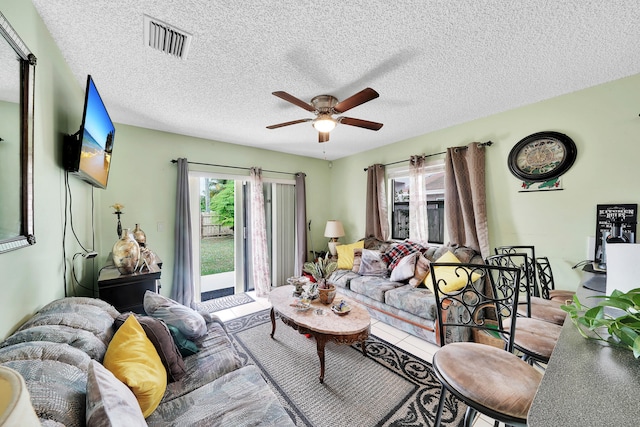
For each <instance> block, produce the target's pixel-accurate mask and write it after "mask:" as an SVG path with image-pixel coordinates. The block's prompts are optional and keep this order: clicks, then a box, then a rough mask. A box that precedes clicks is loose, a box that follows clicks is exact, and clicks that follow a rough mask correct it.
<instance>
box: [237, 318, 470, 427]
mask: <svg viewBox="0 0 640 427" xmlns="http://www.w3.org/2000/svg"><path fill="white" fill-rule="evenodd" d="M225 325H226V327H227V330H228V332H229V334H230V336H231V338H232V340H233V342H234V345H235V346H236V348H237V350H238V352H239V353H240V355H241V357H242V358H243V359H244V361H245V362H247V363H251V364H255V365H256V366H258V367H259V368H260V369H261V370H262V372H263V375H264V377H265V379H266V380H267V382H268V383H269V385H270V386H271V388H272V389H273V391H274V392H275V394H276V395H277V396H278V399H279V400H280V402H281V403H282V405H283V406H284V407H285V409H286V410H287V412H288V413H289V415H290V416H291V418H292V419H293V420H294V422H295V424H296V425H297V426H314V427H323V426H332V427H333V426H347V425H349V426H367V427H369V426H396V427H402V426H406V427H409V426H411V427H418V426H425V427H426V426H432V425H433V422H434V418H435V411H436V408H437V405H438V399H439V396H440V383H439V382H438V380H437V379H436V378H435V376H434V375H433V372H432V367H431V364H429V363H428V362H425V361H424V360H421V359H419V358H416V357H415V356H413V355H411V354H409V353H407V352H405V351H404V350H402V349H400V348H398V347H396V346H394V345H392V344H390V343H388V342H386V341H384V340H382V339H380V338H377V337H375V336H370V337H369V339H368V340H367V342H366V349H367V357H365V356H364V355H363V354H362V351H361V349H360V344H354V345H353V346H347V345H337V344H335V343H327V346H326V348H325V378H324V384H320V381H319V380H318V376H319V374H320V362H319V360H318V355H317V353H316V343H315V340H314V339H313V338H307V337H305V336H304V335H301V334H299V333H298V332H297V331H295V330H293V329H292V328H290V327H289V326H286V325H285V324H284V323H282V321H280V320H279V319H278V320H277V321H276V332H275V335H274V337H275V339H271V337H270V334H271V320H270V317H269V310H264V311H260V312H258V313H254V314H252V315H249V316H244V317H240V318H237V319H234V320H230V321H228V322H226V323H225ZM465 410H466V406H465V405H464V404H462V403H460V402H459V401H458V400H457V399H455V398H454V397H452V396H451V395H450V394H448V393H447V398H446V401H445V409H444V413H443V420H442V421H443V423H442V425H443V426H460V425H462V419H463V418H464V412H465Z"/></svg>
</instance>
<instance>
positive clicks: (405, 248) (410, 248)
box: [382, 240, 427, 270]
mask: <svg viewBox="0 0 640 427" xmlns="http://www.w3.org/2000/svg"><path fill="white" fill-rule="evenodd" d="M426 249H427V248H426V247H424V246H422V245H421V244H419V243H416V242H412V241H410V240H405V241H403V242H400V243H398V244H397V245H395V246H393V247H392V248H390V249H389V250H387V251H386V252H385V253H384V254H382V260H383V261H384V262H386V263H387V265H388V266H389V268H390V269H391V270H393V269H394V268H396V265H398V263H399V262H400V260H401V259H402V258H404V257H405V256H407V255H410V254H413V253H416V252H423V251H425V250H426Z"/></svg>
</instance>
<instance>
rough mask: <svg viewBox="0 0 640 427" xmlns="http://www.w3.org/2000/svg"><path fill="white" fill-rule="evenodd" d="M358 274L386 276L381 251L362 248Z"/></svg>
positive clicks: (385, 267)
mask: <svg viewBox="0 0 640 427" xmlns="http://www.w3.org/2000/svg"><path fill="white" fill-rule="evenodd" d="M358 274H360V275H362V276H378V277H386V276H387V263H386V262H384V261H383V260H382V253H381V252H379V251H372V250H369V249H363V250H362V258H361V261H360V269H359V270H358Z"/></svg>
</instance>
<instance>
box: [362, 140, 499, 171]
mask: <svg viewBox="0 0 640 427" xmlns="http://www.w3.org/2000/svg"><path fill="white" fill-rule="evenodd" d="M492 145H493V141H487V142H479V143H478V147H490V146H492ZM456 148H457V149H463V150H466V149H467V147H456ZM441 154H447V152H446V151H441V152H440V153H433V154H423V155H422V157H433V156H439V155H441ZM409 160H411V159H405V160H398V161H397V162H391V163H385V164H383V165H382V166H391V165H397V164H398V163H404V162H408V161H409ZM368 169H369V168H364V171H365V172H366V171H367V170H368Z"/></svg>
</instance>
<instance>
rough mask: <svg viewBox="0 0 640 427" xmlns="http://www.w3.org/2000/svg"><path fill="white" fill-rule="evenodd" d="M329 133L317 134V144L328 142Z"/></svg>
mask: <svg viewBox="0 0 640 427" xmlns="http://www.w3.org/2000/svg"><path fill="white" fill-rule="evenodd" d="M328 141H329V132H318V142H328Z"/></svg>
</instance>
